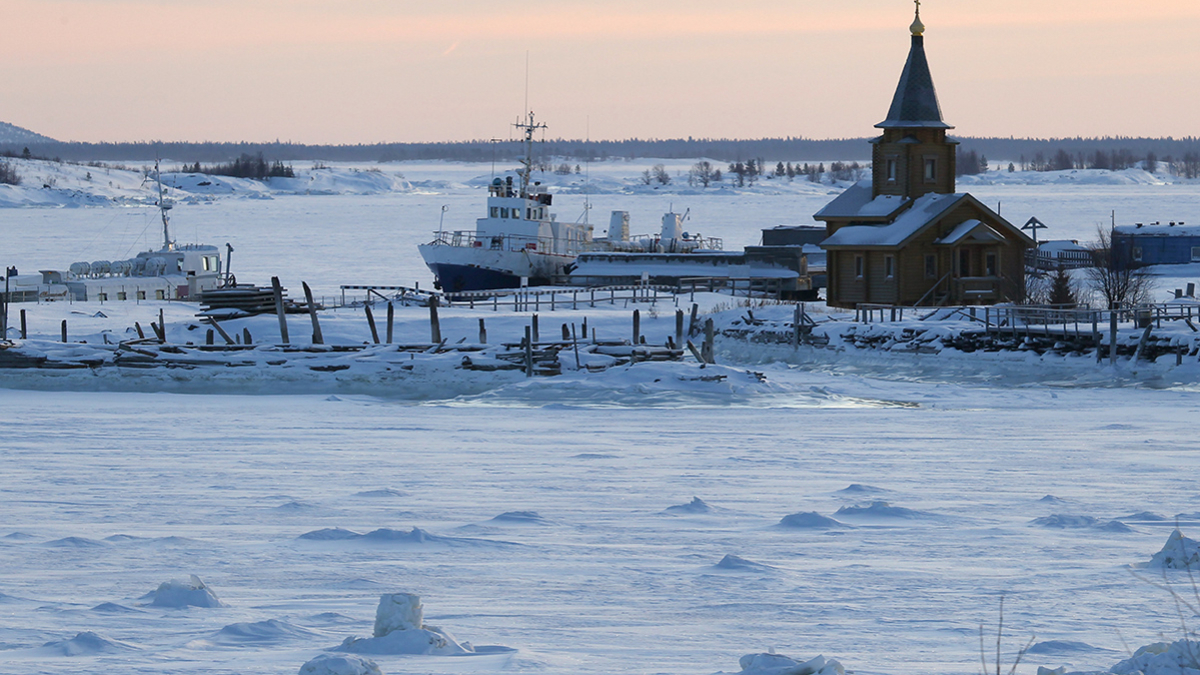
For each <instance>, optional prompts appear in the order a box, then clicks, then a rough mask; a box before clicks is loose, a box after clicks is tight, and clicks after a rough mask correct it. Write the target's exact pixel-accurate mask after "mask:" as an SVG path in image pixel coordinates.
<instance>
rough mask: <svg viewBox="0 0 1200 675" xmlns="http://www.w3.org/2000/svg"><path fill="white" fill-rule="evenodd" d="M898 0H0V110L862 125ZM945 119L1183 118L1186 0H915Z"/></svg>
mask: <svg viewBox="0 0 1200 675" xmlns="http://www.w3.org/2000/svg"><path fill="white" fill-rule="evenodd" d="M912 12H913V4H912V2H910V1H908V0H828V1H826V2H817V1H816V0H744V1H743V2H740V3H734V2H729V1H728V0H659V1H658V2H653V3H650V2H644V1H642V2H633V1H631V0H553V1H549V0H537V1H533V2H528V3H525V4H520V3H501V2H481V1H479V0H442V1H440V2H431V1H429V0H423V1H421V2H414V1H410V0H339V1H337V2H334V1H333V0H197V1H192V2H184V1H182V0H5V1H4V2H3V3H0V19H2V20H3V25H4V27H5V31H4V32H5V39H4V40H2V41H0V54H2V55H3V57H4V59H5V62H6V63H7V64H9V66H8V67H7V68H5V69H4V70H3V72H0V101H2V102H3V104H2V105H0V120H4V121H7V122H11V123H13V124H17V125H19V126H23V127H26V128H29V129H32V130H34V131H37V132H39V133H44V134H46V135H49V136H53V137H55V138H58V139H62V140H79V141H132V140H188V141H204V140H212V141H239V140H247V141H263V140H274V139H276V138H278V139H281V140H291V141H295V142H301V143H360V142H361V143H373V142H387V141H399V142H405V141H439V140H466V139H478V138H492V137H497V136H500V137H508V134H509V130H508V129H509V127H508V124H509V123H510V122H512V121H513V120H514V119H515V118H516V117H517V116H518V115H520V114H521V111H522V109H523V107H524V99H525V60H526V53H527V52H528V55H529V62H530V68H529V71H530V84H529V106H530V107H531V108H532V109H533V110H534V111H536V112H537V113H538V115H539V117H540V118H541V119H542V120H544V121H546V122H547V124H549V125H550V129H549V132H548V135H549V136H551V137H565V138H582V137H584V136H585V135H586V134H587V133H588V132H589V129H590V134H591V137H592V138H597V139H600V138H604V139H613V138H627V137H635V136H636V137H642V138H674V137H686V136H694V137H731V138H758V137H764V136H804V137H808V138H836V137H848V136H865V135H868V134H870V133H872V131H873V129H872V125H874V124H875V123H876V122H879V121H880V120H882V119H883V117H884V116H885V114H886V112H887V108H888V104H889V102H890V100H891V96H892V92H893V90H894V88H895V86H896V81H897V79H898V78H899V75H900V70H901V68H902V66H903V64H904V58H905V56H906V54H907V51H908V46H909V38H908V28H907V27H908V24H909V23H910V22H911V20H912ZM922 19H923V20H924V22H925V24H926V26H927V27H928V28H927V30H926V33H925V35H926V51H927V53H928V55H929V61H930V66H931V68H932V71H933V76H934V81H935V82H936V83H937V86H938V93H939V95H940V98H941V103H942V109H943V111H944V113H945V115H946V119H947V121H948V122H949V123H951V124H953V125H955V126H956V127H957V129H956V132H955V133H957V134H960V135H964V136H1010V135H1011V136H1041V137H1045V136H1076V135H1082V136H1097V135H1127V136H1176V137H1179V136H1196V135H1200V124H1198V123H1197V120H1200V2H1196V0H1142V1H1140V2H1139V1H1137V0H1004V1H1001V0H953V2H951V0H924V2H923V3H922Z"/></svg>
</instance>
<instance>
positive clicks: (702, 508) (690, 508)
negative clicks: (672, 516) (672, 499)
mask: <svg viewBox="0 0 1200 675" xmlns="http://www.w3.org/2000/svg"><path fill="white" fill-rule="evenodd" d="M666 510H667V512H668V513H709V512H711V511H712V510H713V507H711V506H709V505H708V502H705V501H704V500H703V499H700V498H699V497H692V501H690V502H688V503H686V504H676V505H674V506H668V507H667V509H666Z"/></svg>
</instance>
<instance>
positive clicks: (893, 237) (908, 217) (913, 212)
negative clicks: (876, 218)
mask: <svg viewBox="0 0 1200 675" xmlns="http://www.w3.org/2000/svg"><path fill="white" fill-rule="evenodd" d="M967 197H968V195H967V194H965V193H962V194H953V195H939V194H934V193H929V194H927V195H924V196H922V197H918V198H917V199H915V200H913V205H912V208H910V209H909V210H907V211H905V212H904V213H902V214H900V215H899V216H898V217H897V218H896V219H895V220H893V221H892V222H890V223H888V224H886V225H850V226H847V227H843V228H840V229H839V230H838V231H837V232H834V233H833V235H831V236H830V237H829V238H828V239H826V240H825V241H823V242H821V248H824V249H829V248H831V247H836V246H850V247H861V246H899V245H901V244H903V243H904V242H905V241H906V240H907V239H908V238H909V237H911V236H913V235H914V234H916V233H917V232H920V231H921V230H923V229H925V227H926V226H927V225H929V224H931V223H933V222H934V221H936V220H938V219H939V218H941V217H942V216H943V215H945V213H946V212H947V211H949V210H950V209H951V208H953V207H954V205H956V204H958V203H959V202H960V201H962V200H963V199H965V198H967Z"/></svg>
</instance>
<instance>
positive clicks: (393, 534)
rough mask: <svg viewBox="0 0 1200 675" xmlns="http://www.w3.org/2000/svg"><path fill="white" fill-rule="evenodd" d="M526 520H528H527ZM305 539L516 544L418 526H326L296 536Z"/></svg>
mask: <svg viewBox="0 0 1200 675" xmlns="http://www.w3.org/2000/svg"><path fill="white" fill-rule="evenodd" d="M527 522H528V521H527ZM297 538H298V539H304V540H306V541H327V542H332V541H342V542H363V543H375V544H389V545H401V546H405V545H409V546H517V545H518V544H514V543H512V542H508V541H496V540H494V539H472V538H469V537H445V536H442V535H437V534H430V533H429V532H426V531H425V530H422V529H421V528H419V527H413V528H412V529H411V530H394V529H392V528H390V527H381V528H379V529H377V530H371V531H370V532H368V533H366V534H360V533H358V532H355V531H354V530H346V529H342V528H340V527H327V528H324V529H321V530H313V531H311V532H305V533H304V534H302V535H300V536H299V537H297Z"/></svg>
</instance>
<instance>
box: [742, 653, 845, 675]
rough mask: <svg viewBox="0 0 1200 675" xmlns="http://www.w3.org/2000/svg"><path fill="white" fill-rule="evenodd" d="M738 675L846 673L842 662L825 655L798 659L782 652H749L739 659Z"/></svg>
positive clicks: (831, 674) (839, 674) (830, 674)
mask: <svg viewBox="0 0 1200 675" xmlns="http://www.w3.org/2000/svg"><path fill="white" fill-rule="evenodd" d="M738 665H739V666H741V667H742V670H741V672H740V673H738V675H845V673H846V669H845V668H843V667H842V664H840V663H838V662H837V661H834V660H832V659H829V660H826V658H825V657H824V656H817V657H814V658H812V659H810V660H808V661H803V662H801V661H797V660H795V659H792V658H788V657H786V656H784V655H782V654H747V655H745V656H743V657H742V658H741V659H739V660H738Z"/></svg>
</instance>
